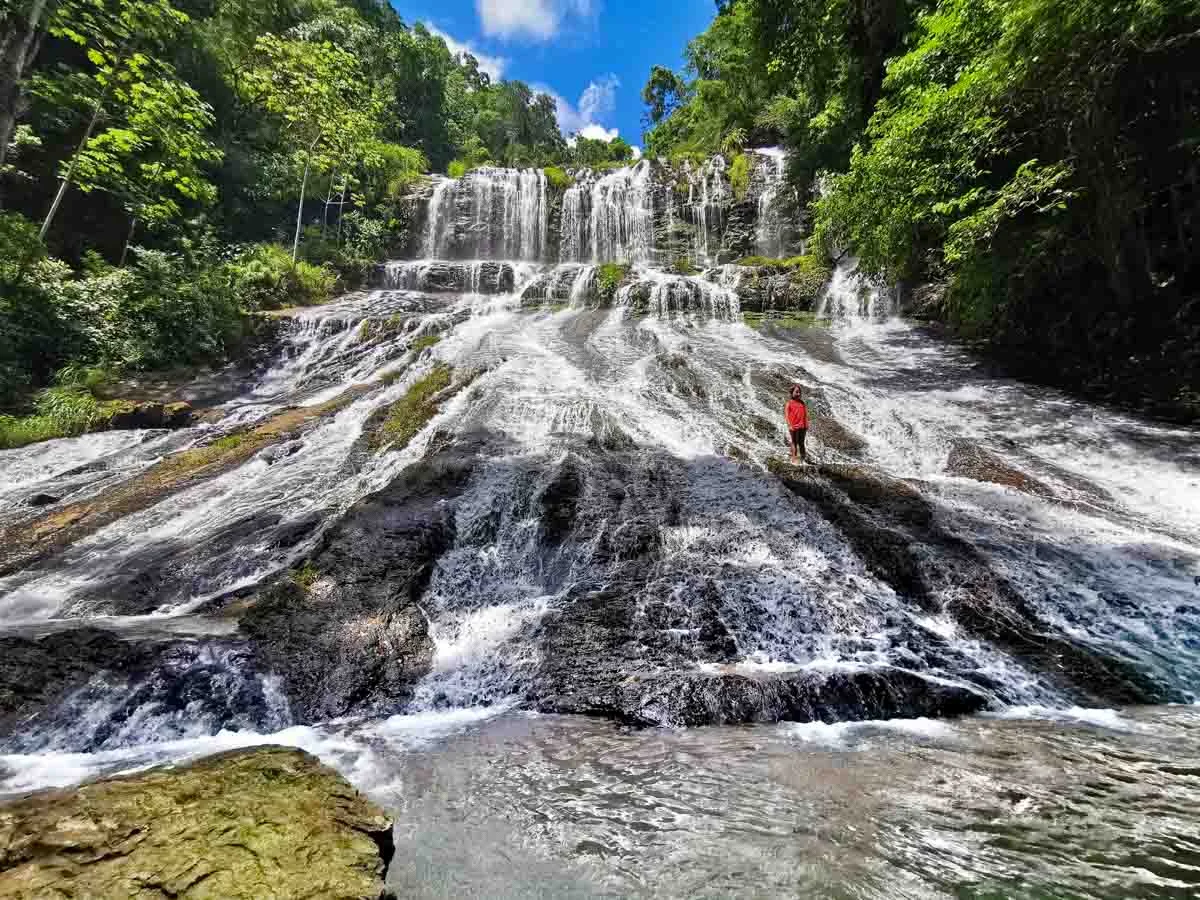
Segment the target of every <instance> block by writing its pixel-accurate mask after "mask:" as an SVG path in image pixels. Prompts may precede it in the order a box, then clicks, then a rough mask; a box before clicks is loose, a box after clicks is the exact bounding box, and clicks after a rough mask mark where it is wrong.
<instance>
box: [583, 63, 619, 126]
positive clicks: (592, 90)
mask: <svg viewBox="0 0 1200 900" xmlns="http://www.w3.org/2000/svg"><path fill="white" fill-rule="evenodd" d="M620 86H621V81H620V79H618V78H617V76H616V75H612V74H609V75H602V76H601V77H600V79H599V80H598V81H593V82H592V83H591V84H589V85H588V86H587V87H586V88H584V89H583V93H582V94H581V95H580V97H579V115H580V116H581V117H582V118H584V119H587V120H588V121H589V122H595V121H596V120H598V119H603V118H604V117H605V116H608V115H611V114H612V112H613V110H615V109H616V108H617V88H619V87H620Z"/></svg>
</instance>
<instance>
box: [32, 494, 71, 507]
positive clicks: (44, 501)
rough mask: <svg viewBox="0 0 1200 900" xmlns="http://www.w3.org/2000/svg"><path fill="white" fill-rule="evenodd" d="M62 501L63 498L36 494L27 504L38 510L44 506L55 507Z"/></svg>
mask: <svg viewBox="0 0 1200 900" xmlns="http://www.w3.org/2000/svg"><path fill="white" fill-rule="evenodd" d="M61 499H62V498H61V497H55V496H54V495H53V494H34V495H33V496H32V497H30V498H29V499H28V500H27V501H25V502H26V503H28V504H29V505H30V506H32V507H34V508H37V507H42V506H53V505H54V504H55V503H57V502H58V501H59V500H61Z"/></svg>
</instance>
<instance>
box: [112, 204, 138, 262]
mask: <svg viewBox="0 0 1200 900" xmlns="http://www.w3.org/2000/svg"><path fill="white" fill-rule="evenodd" d="M137 227H138V220H137V216H134V217H133V218H132V219H130V220H129V234H127V235H125V246H124V247H122V248H121V261H120V262H119V263H117V267H118V268H123V267H124V266H125V257H127V256H128V255H129V245H130V244H132V243H133V233H134V232H135V231H137Z"/></svg>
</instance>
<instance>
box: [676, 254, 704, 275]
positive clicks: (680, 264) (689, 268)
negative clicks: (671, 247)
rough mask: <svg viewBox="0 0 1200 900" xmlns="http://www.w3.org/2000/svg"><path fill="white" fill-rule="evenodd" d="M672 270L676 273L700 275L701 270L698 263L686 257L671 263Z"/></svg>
mask: <svg viewBox="0 0 1200 900" xmlns="http://www.w3.org/2000/svg"><path fill="white" fill-rule="evenodd" d="M671 271H672V272H674V273H675V274H676V275H699V274H700V270H699V269H698V268H696V264H695V263H693V262H692V261H691V260H690V259H687V258H686V257H685V258H683V259H677V260H675V262H673V263H671Z"/></svg>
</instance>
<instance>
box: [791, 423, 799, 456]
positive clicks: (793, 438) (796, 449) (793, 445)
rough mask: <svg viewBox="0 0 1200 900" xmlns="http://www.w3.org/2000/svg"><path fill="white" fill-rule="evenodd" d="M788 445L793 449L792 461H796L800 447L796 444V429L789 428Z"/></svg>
mask: <svg viewBox="0 0 1200 900" xmlns="http://www.w3.org/2000/svg"><path fill="white" fill-rule="evenodd" d="M788 447H789V448H790V449H791V451H792V462H795V461H796V459H797V455H798V454H799V452H800V448H799V447H798V446H797V445H796V432H795V430H794V429H791V428H789V429H788Z"/></svg>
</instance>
